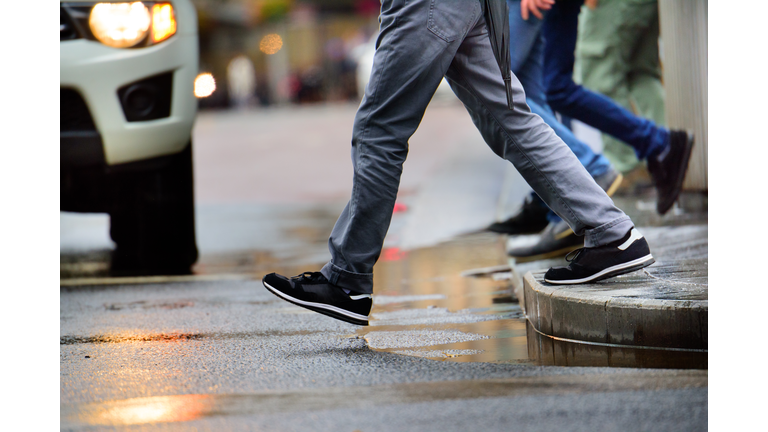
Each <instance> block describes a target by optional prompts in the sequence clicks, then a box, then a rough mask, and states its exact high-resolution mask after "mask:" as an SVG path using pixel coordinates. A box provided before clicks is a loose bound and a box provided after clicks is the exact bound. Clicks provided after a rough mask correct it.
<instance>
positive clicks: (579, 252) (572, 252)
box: [565, 247, 586, 262]
mask: <svg viewBox="0 0 768 432" xmlns="http://www.w3.org/2000/svg"><path fill="white" fill-rule="evenodd" d="M584 249H586V248H585V247H582V248H578V249H574V250H572V251H570V252H568V254H567V255H566V256H565V260H566V261H568V262H573V261H575V260H576V258H578V257H579V255H581V251H583V250H584ZM571 254H573V258H570V256H571ZM569 258H570V259H569Z"/></svg>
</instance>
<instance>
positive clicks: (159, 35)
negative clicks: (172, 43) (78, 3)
mask: <svg viewBox="0 0 768 432" xmlns="http://www.w3.org/2000/svg"><path fill="white" fill-rule="evenodd" d="M150 7H151V10H150ZM88 24H89V26H90V28H91V32H92V33H93V36H94V37H95V38H96V39H97V40H99V41H100V42H101V43H103V44H104V45H107V46H111V47H114V48H130V47H134V46H137V45H139V44H141V46H147V45H151V44H153V43H157V42H160V41H163V40H165V39H168V38H169V37H171V36H173V35H174V34H175V33H176V17H175V16H174V13H173V6H171V4H170V3H157V4H151V3H150V5H149V6H148V5H147V4H145V2H133V3H128V2H124V3H98V4H96V5H95V6H94V7H93V9H91V14H90V18H89V19H88ZM145 41H146V42H145ZM142 42H145V43H142Z"/></svg>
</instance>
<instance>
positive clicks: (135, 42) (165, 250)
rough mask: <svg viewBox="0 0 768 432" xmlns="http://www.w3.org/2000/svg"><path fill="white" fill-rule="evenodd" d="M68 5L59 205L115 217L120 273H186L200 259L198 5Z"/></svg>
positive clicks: (64, 4)
mask: <svg viewBox="0 0 768 432" xmlns="http://www.w3.org/2000/svg"><path fill="white" fill-rule="evenodd" d="M60 7H61V24H60V27H59V29H60V35H61V41H60V57H61V61H60V80H61V89H60V129H61V210H63V211H74V212H106V213H109V214H110V220H111V227H110V235H111V237H112V240H114V242H115V244H116V245H117V246H116V250H115V251H114V252H113V255H112V272H113V274H137V273H138V274H161V273H163V274H169V273H188V272H189V271H190V267H191V265H192V264H194V262H195V261H196V260H197V246H196V241H195V225H194V198H193V179H192V148H191V146H192V140H191V136H192V126H193V124H194V120H195V116H196V113H197V100H196V98H195V95H194V93H193V82H194V80H195V77H196V75H197V73H198V67H199V66H198V57H199V52H198V36H197V14H196V12H195V8H194V6H193V5H192V3H191V2H190V1H189V0H166V1H144V2H139V1H132V2H120V1H116V2H111V3H100V2H80V1H78V2H70V1H64V0H62V1H61V2H60Z"/></svg>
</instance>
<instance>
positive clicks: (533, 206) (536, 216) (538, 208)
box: [486, 195, 549, 235]
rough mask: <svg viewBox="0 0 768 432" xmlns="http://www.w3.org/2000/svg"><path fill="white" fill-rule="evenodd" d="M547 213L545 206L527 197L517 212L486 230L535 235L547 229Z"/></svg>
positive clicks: (547, 209)
mask: <svg viewBox="0 0 768 432" xmlns="http://www.w3.org/2000/svg"><path fill="white" fill-rule="evenodd" d="M548 212H549V208H548V207H547V206H546V205H543V204H542V203H541V201H539V200H538V199H533V198H532V197H531V196H530V195H529V196H528V198H526V199H525V202H524V203H523V207H521V208H520V211H519V212H517V213H516V214H515V215H513V216H512V217H511V218H509V219H507V220H505V221H504V222H496V223H494V224H491V226H489V227H488V228H486V230H488V231H492V232H495V233H499V234H508V235H518V234H536V233H537V232H540V231H541V230H543V229H544V228H546V227H547V213H548Z"/></svg>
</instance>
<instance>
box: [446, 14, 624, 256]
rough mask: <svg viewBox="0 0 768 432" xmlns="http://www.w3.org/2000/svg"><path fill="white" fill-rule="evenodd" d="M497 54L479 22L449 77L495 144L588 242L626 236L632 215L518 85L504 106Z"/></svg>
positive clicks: (593, 244)
mask: <svg viewBox="0 0 768 432" xmlns="http://www.w3.org/2000/svg"><path fill="white" fill-rule="evenodd" d="M494 62H495V59H494V57H493V53H492V50H491V47H490V43H489V40H488V35H487V29H486V27H485V25H484V23H483V22H479V23H478V25H476V26H475V27H474V28H473V30H472V31H471V32H470V34H469V35H468V36H467V38H466V39H465V40H464V42H463V43H462V45H461V47H460V48H459V50H458V51H457V53H456V56H455V58H454V59H453V62H452V63H451V67H450V68H449V69H448V72H447V73H446V78H447V79H448V82H449V84H451V87H452V88H453V90H454V92H455V93H456V95H457V96H458V97H459V99H461V101H462V102H463V103H464V105H465V106H466V108H467V110H468V111H469V113H470V116H471V118H472V121H473V122H474V123H475V125H476V126H477V128H478V130H479V131H480V133H481V135H482V136H483V138H484V139H485V141H486V143H487V144H488V145H489V146H490V147H491V149H492V150H493V151H494V152H495V153H496V154H497V155H499V156H501V157H503V158H505V159H507V160H509V161H510V162H512V163H513V164H514V165H515V168H517V170H518V171H519V172H520V174H521V175H522V176H523V178H525V180H526V181H527V182H528V184H529V185H530V186H531V187H532V188H533V190H534V191H535V192H536V193H537V194H538V195H539V196H540V197H541V198H542V199H543V200H544V202H545V203H546V204H547V205H548V206H549V208H550V209H552V210H553V211H555V213H557V214H558V215H559V216H560V217H562V218H563V219H565V220H566V221H567V222H568V225H570V226H571V227H572V228H573V230H574V232H575V233H576V234H578V235H584V236H585V245H586V246H587V247H596V246H602V245H605V244H607V243H610V242H612V241H616V240H619V239H621V238H622V237H624V236H625V235H626V234H627V232H628V231H630V230H631V229H632V226H633V225H632V221H631V220H630V219H629V217H628V216H627V215H625V214H624V212H622V211H621V210H619V209H618V208H616V206H614V205H613V201H611V199H610V198H609V197H608V196H607V195H606V194H605V192H604V191H603V190H602V189H601V188H600V187H599V186H598V185H597V183H595V181H594V180H593V179H592V177H591V176H590V175H589V173H588V172H587V171H586V170H585V169H584V167H583V166H582V164H581V163H580V162H579V160H578V159H577V158H576V156H575V155H574V154H573V152H572V151H571V150H570V149H569V148H568V147H567V146H566V145H565V143H563V141H562V140H561V139H560V138H558V137H557V135H556V134H555V133H554V131H553V130H552V128H550V127H549V126H547V125H546V124H545V123H544V122H543V121H542V120H541V117H539V116H537V115H535V114H533V113H531V111H530V109H529V108H528V106H527V105H526V104H525V103H523V102H522V101H523V100H524V99H525V94H524V92H523V89H522V87H521V86H520V83H519V81H517V80H516V79H515V78H513V83H514V85H515V100H516V101H518V102H516V104H515V109H514V110H510V109H508V108H506V107H505V102H504V92H503V91H502V92H501V93H499V91H500V90H503V87H504V84H503V82H502V80H501V77H500V76H497V75H499V74H498V73H496V72H495V71H494V69H493V68H491V67H489V65H492V64H494Z"/></svg>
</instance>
